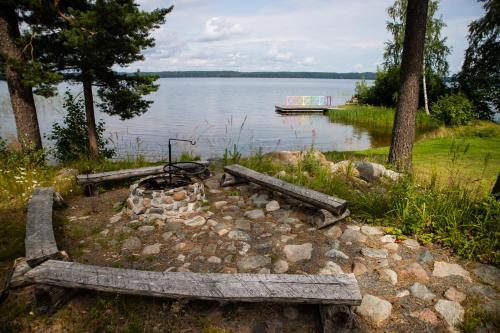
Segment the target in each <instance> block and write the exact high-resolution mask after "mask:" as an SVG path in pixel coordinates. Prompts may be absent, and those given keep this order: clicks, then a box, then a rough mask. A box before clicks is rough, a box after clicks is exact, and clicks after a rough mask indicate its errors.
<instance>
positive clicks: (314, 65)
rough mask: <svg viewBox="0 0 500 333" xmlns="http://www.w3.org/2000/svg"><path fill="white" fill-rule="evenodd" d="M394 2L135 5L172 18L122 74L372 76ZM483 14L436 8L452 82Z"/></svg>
mask: <svg viewBox="0 0 500 333" xmlns="http://www.w3.org/2000/svg"><path fill="white" fill-rule="evenodd" d="M393 1H394V0H137V2H138V3H139V4H140V6H141V9H143V10H147V11H150V10H153V9H155V8H161V7H168V6H170V5H174V10H173V11H172V12H171V13H170V14H169V15H168V16H167V20H166V23H165V24H163V25H162V26H161V27H160V28H159V29H157V30H155V31H154V32H153V36H154V37H155V39H156V46H155V47H153V48H150V49H147V50H145V51H144V52H143V53H144V56H145V60H144V61H141V62H137V63H134V64H132V65H131V66H129V67H127V68H126V69H125V70H127V71H135V70H137V69H140V70H142V71H182V70H236V71H308V72H315V71H317V72H365V71H366V72H368V71H375V70H376V69H377V66H378V65H380V64H381V63H382V60H383V50H384V42H385V41H387V40H388V39H389V38H390V35H389V33H388V32H387V30H386V27H385V26H386V21H387V19H388V17H387V13H386V9H387V7H389V6H390V5H391V4H392V3H393ZM483 13H484V12H483V9H482V7H481V4H480V3H477V2H476V1H475V0H441V5H440V10H439V15H442V16H443V19H444V21H445V23H446V24H447V27H446V28H445V29H444V30H443V32H442V35H443V36H446V37H447V38H448V40H447V44H448V46H450V47H451V49H452V51H451V55H450V56H449V57H448V62H449V64H450V73H451V74H453V73H456V72H457V71H458V70H459V69H460V68H461V65H462V62H463V57H464V51H465V49H466V48H467V32H468V24H469V23H470V22H471V21H472V20H475V19H477V18H479V17H481V16H482V15H483Z"/></svg>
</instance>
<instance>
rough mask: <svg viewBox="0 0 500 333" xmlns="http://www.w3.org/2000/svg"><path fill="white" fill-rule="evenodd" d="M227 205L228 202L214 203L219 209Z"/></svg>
mask: <svg viewBox="0 0 500 333" xmlns="http://www.w3.org/2000/svg"><path fill="white" fill-rule="evenodd" d="M225 205H227V201H216V202H214V207H215V208H217V209H219V208H222V207H224V206H225Z"/></svg>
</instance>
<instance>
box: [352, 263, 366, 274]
mask: <svg viewBox="0 0 500 333" xmlns="http://www.w3.org/2000/svg"><path fill="white" fill-rule="evenodd" d="M352 272H353V273H354V275H356V276H359V275H363V274H365V273H366V272H368V268H367V267H366V265H365V264H363V263H361V262H359V261H356V262H354V264H353V267H352Z"/></svg>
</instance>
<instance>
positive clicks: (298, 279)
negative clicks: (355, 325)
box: [25, 260, 361, 325]
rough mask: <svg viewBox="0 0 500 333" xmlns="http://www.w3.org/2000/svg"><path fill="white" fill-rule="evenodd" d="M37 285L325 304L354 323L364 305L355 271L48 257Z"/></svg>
mask: <svg viewBox="0 0 500 333" xmlns="http://www.w3.org/2000/svg"><path fill="white" fill-rule="evenodd" d="M25 278H26V279H27V280H28V281H30V282H33V283H42V284H46V285H53V286H58V287H66V288H77V289H88V290H97V291H104V292H112V293H119V294H131V295H145V296H154V297H166V298H183V299H201V300H217V301H233V302H235V301H238V302H274V303H303V304H319V305H321V313H322V317H323V316H324V317H325V318H323V320H324V321H325V320H326V321H332V320H337V321H338V319H339V316H338V314H339V312H340V313H341V316H340V317H342V316H345V317H344V318H343V319H342V321H346V323H338V322H337V323H336V324H342V325H352V323H348V322H349V321H352V318H351V317H352V316H351V314H350V307H352V306H355V305H359V304H360V303H361V293H360V291H359V287H358V283H357V281H356V278H355V277H354V274H339V275H289V274H220V273H193V272H164V273H162V272H152V271H140V270H133V269H122V268H112V267H101V266H93V265H85V264H79V263H75V262H66V261H58V260H48V261H46V262H44V263H43V264H41V265H39V266H37V267H35V268H34V269H32V270H30V271H29V272H27V273H26V274H25Z"/></svg>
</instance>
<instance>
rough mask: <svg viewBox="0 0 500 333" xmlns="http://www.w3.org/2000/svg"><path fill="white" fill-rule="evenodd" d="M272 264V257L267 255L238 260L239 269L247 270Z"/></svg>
mask: <svg viewBox="0 0 500 333" xmlns="http://www.w3.org/2000/svg"><path fill="white" fill-rule="evenodd" d="M269 264H271V258H269V257H265V256H248V257H243V258H241V259H240V260H238V263H237V266H238V270H241V271H247V270H252V269H256V268H260V267H263V266H267V265H269Z"/></svg>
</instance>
